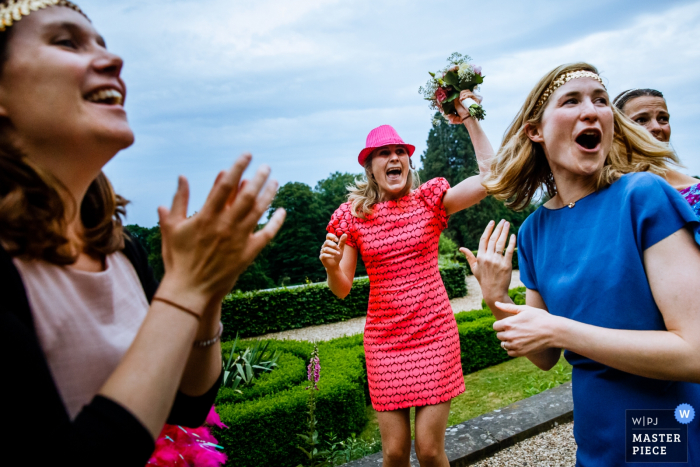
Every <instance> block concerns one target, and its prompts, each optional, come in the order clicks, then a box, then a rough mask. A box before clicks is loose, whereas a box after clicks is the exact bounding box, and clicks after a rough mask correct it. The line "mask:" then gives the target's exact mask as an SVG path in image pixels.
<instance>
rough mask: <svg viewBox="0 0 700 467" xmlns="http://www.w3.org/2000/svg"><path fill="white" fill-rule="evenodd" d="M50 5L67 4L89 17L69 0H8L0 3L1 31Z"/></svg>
mask: <svg viewBox="0 0 700 467" xmlns="http://www.w3.org/2000/svg"><path fill="white" fill-rule="evenodd" d="M50 6H66V7H68V8H71V9H72V10H75V11H77V12H78V13H80V14H81V15H83V16H85V17H86V18H87V15H86V14H85V13H83V11H82V10H81V9H80V8H79V7H78V5H76V4H75V3H71V2H69V1H68V0H8V2H7V3H5V4H2V5H0V32H2V31H4V30H5V29H7V28H9V27H10V26H12V25H13V24H14V23H15V22H16V21H19V20H21V19H22V18H23V17H24V16H28V15H29V14H30V13H31V12H33V11H37V10H42V9H44V8H47V7H50Z"/></svg>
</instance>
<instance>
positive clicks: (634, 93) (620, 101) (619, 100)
mask: <svg viewBox="0 0 700 467" xmlns="http://www.w3.org/2000/svg"><path fill="white" fill-rule="evenodd" d="M637 97H660V98H662V99H664V100H666V99H665V98H664V95H663V94H662V93H661V91H657V90H656V89H649V88H643V89H628V90H627V91H623V92H621V93H620V94H618V95H617V97H616V98H615V99H613V105H614V106H615V107H617V108H618V109H620V110H622V111H623V112H624V109H625V104H627V103H628V102H629V101H631V100H632V99H636V98H637Z"/></svg>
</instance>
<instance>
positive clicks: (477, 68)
mask: <svg viewBox="0 0 700 467" xmlns="http://www.w3.org/2000/svg"><path fill="white" fill-rule="evenodd" d="M474 74H476V75H479V76H481V67H480V66H475V67H474Z"/></svg>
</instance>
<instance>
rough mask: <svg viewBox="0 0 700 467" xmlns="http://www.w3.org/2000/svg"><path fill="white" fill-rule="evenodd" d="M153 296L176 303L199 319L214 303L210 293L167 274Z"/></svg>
mask: <svg viewBox="0 0 700 467" xmlns="http://www.w3.org/2000/svg"><path fill="white" fill-rule="evenodd" d="M155 296H156V297H161V298H165V299H168V300H171V301H173V302H176V303H177V304H179V305H181V306H183V307H186V308H188V309H190V310H192V311H194V312H195V313H197V314H198V315H199V316H200V317H204V316H205V315H206V314H207V313H206V312H207V310H208V309H210V308H211V307H212V306H213V304H214V303H216V300H215V298H214V297H213V296H212V294H211V293H208V292H207V291H205V290H203V289H202V288H198V287H195V286H193V285H192V284H189V283H187V282H186V281H182V280H179V279H178V278H176V277H173V276H168V275H167V274H166V275H165V276H164V277H163V280H162V281H161V283H160V285H159V286H158V290H156V293H155Z"/></svg>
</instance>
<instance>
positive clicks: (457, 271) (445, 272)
mask: <svg viewBox="0 0 700 467" xmlns="http://www.w3.org/2000/svg"><path fill="white" fill-rule="evenodd" d="M440 276H441V277H442V283H443V284H445V290H446V291H447V296H448V297H449V298H450V299H453V298H456V297H464V296H465V295H467V281H466V280H465V279H466V276H467V266H464V265H463V264H455V265H454V266H452V267H446V268H441V269H440Z"/></svg>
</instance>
